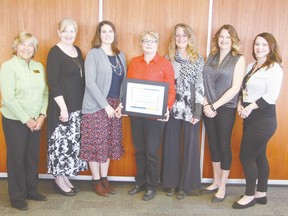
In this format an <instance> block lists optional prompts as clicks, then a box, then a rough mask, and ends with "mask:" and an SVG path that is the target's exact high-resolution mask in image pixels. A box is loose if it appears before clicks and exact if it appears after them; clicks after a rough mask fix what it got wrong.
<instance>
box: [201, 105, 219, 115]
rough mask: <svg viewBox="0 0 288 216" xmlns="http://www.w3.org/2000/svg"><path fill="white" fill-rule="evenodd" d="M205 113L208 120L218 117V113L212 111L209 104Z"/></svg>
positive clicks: (204, 109) (205, 107) (204, 110)
mask: <svg viewBox="0 0 288 216" xmlns="http://www.w3.org/2000/svg"><path fill="white" fill-rule="evenodd" d="M203 112H204V115H205V116H206V117H208V118H214V117H215V116H216V115H217V112H216V111H213V110H212V109H211V106H210V105H209V104H206V105H205V106H204V108H203Z"/></svg>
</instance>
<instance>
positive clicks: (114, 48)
mask: <svg viewBox="0 0 288 216" xmlns="http://www.w3.org/2000/svg"><path fill="white" fill-rule="evenodd" d="M104 25H109V26H110V27H111V28H112V30H113V32H114V41H113V42H112V44H111V49H112V52H113V53H114V54H116V55H117V54H119V53H120V51H119V49H118V48H117V45H118V37H117V32H116V28H115V26H114V24H113V23H112V22H110V21H107V20H103V21H101V22H99V23H98V25H97V27H96V31H95V35H94V38H93V40H92V41H91V46H92V48H99V47H101V45H102V41H101V37H100V35H101V28H102V26H104Z"/></svg>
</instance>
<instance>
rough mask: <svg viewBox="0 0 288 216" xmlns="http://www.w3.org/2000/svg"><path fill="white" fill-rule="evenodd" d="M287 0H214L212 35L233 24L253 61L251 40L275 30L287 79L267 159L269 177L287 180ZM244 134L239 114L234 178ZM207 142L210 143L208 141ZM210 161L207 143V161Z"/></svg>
mask: <svg viewBox="0 0 288 216" xmlns="http://www.w3.org/2000/svg"><path fill="white" fill-rule="evenodd" d="M287 20H288V14H287V1H285V0H266V1H262V0H241V1H236V0H232V1H231V0H214V4H213V24H212V35H214V34H215V32H216V31H217V30H218V29H219V28H220V26H222V25H223V24H226V23H229V24H232V25H233V26H234V27H235V28H236V30H237V32H238V34H239V37H240V39H241V45H242V53H243V54H244V56H245V59H246V63H249V62H252V61H253V60H254V59H253V57H252V42H253V39H254V37H255V36H256V35H257V34H259V33H261V32H265V31H267V32H270V33H272V34H273V35H274V36H275V37H276V39H277V41H278V43H279V46H280V50H281V54H282V57H283V64H282V66H283V71H284V79H283V85H282V89H281V93H280V97H279V99H278V101H277V117H278V129H277V131H276V133H275V135H274V136H273V137H272V139H271V141H270V142H269V144H268V151H267V152H268V159H269V162H270V179H286V180H287V179H288V167H287V166H288V163H287V162H288V145H287V128H288V127H287V126H288V125H287V122H288V119H287V118H288V113H287V108H288V106H287V105H288V104H287V103H288V100H287V91H288V86H287V81H288V77H287V73H286V72H287V67H288V61H287V49H288V41H287V34H288V29H287ZM241 135H242V120H241V119H240V118H238V117H237V120H236V124H235V126H234V130H233V135H232V146H233V163H232V169H231V174H230V177H231V178H243V172H242V167H241V164H240V161H239V148H240V142H241ZM206 144H207V143H206ZM209 160H210V156H209V152H208V150H207V145H206V149H205V161H206V162H208V161H209ZM203 176H204V177H212V168H211V164H210V163H206V164H205V166H204V171H203Z"/></svg>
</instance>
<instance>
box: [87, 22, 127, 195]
mask: <svg viewBox="0 0 288 216" xmlns="http://www.w3.org/2000/svg"><path fill="white" fill-rule="evenodd" d="M125 76H126V59H125V56H124V54H123V53H122V52H120V51H119V50H118V48H117V35H116V30H115V26H114V25H113V24H112V23H111V22H109V21H102V22H100V23H99V24H98V26H97V28H96V32H95V36H94V39H93V41H92V49H91V50H90V51H89V52H88V54H87V56H86V60H85V82H86V85H85V93H84V100H83V106H82V113H83V117H82V129H81V136H82V143H81V148H82V149H81V158H82V159H83V160H86V161H88V163H89V167H90V170H91V173H92V186H93V189H94V190H95V192H96V193H97V194H98V195H100V196H107V195H108V194H115V193H116V192H115V190H114V189H113V188H112V187H111V186H110V184H109V183H108V181H107V174H108V168H109V163H110V159H112V160H113V159H114V160H115V159H117V160H119V159H120V157H121V155H122V154H123V147H122V123H121V119H120V117H121V107H122V106H121V100H120V98H121V96H122V81H123V78H124V77H125Z"/></svg>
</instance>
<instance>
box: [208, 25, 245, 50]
mask: <svg viewBox="0 0 288 216" xmlns="http://www.w3.org/2000/svg"><path fill="white" fill-rule="evenodd" d="M223 29H226V30H227V31H228V32H229V34H230V36H231V42H232V45H231V46H232V48H231V49H232V55H233V56H236V55H237V54H239V52H240V39H239V37H238V34H237V32H236V30H235V28H234V27H233V26H232V25H229V24H225V25H223V26H221V28H220V29H218V31H217V32H216V34H215V35H214V37H213V40H212V51H211V54H212V55H216V54H217V53H218V52H219V50H220V48H219V45H218V40H219V36H220V33H221V31H222V30H223Z"/></svg>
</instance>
